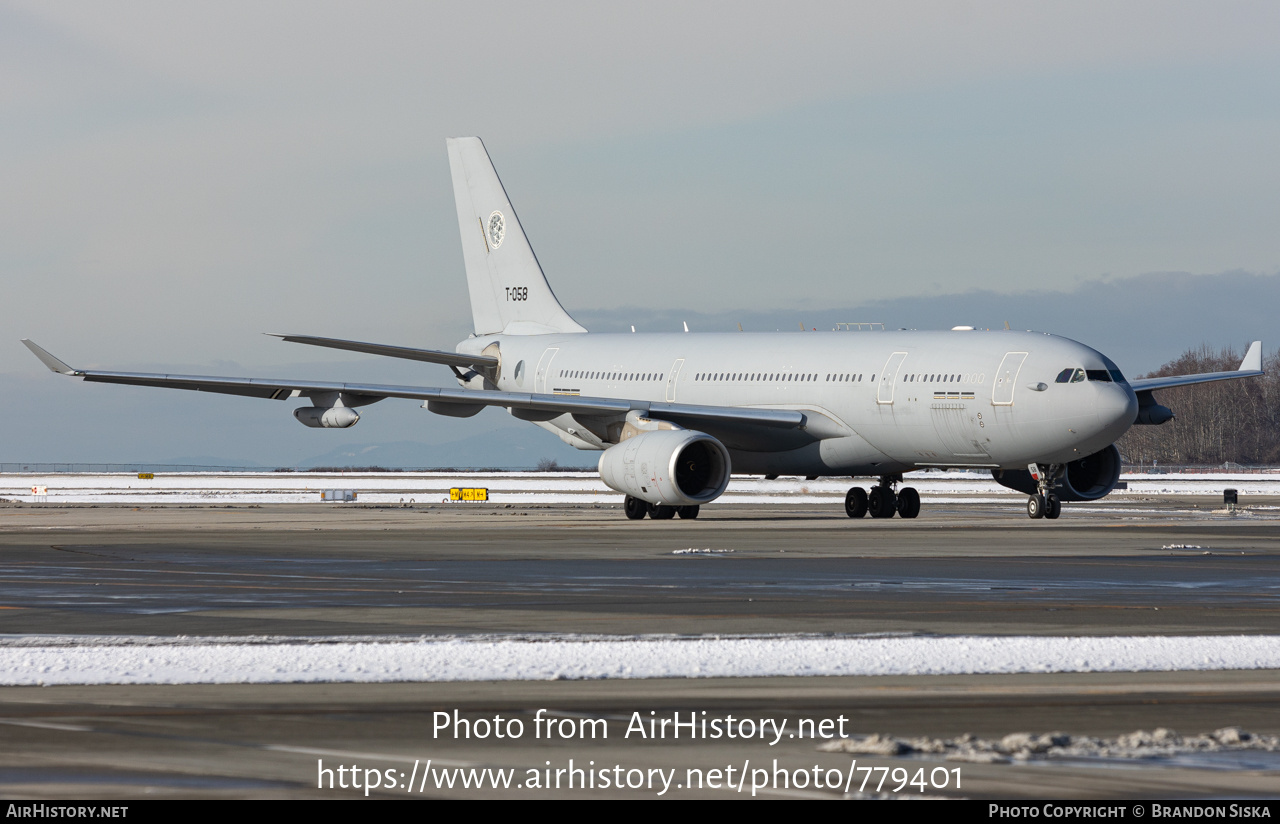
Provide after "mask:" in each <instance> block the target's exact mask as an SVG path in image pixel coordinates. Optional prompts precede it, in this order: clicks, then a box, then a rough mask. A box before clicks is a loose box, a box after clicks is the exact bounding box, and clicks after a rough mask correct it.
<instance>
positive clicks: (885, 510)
mask: <svg viewBox="0 0 1280 824" xmlns="http://www.w3.org/2000/svg"><path fill="white" fill-rule="evenodd" d="M897 503H898V502H897V499H896V497H895V496H894V494H893V490H892V489H890V488H889V487H887V486H873V487H872V488H871V494H870V495H868V496H867V511H868V512H870V513H871V517H872V518H892V517H893V513H894V512H895V511H896V506H897Z"/></svg>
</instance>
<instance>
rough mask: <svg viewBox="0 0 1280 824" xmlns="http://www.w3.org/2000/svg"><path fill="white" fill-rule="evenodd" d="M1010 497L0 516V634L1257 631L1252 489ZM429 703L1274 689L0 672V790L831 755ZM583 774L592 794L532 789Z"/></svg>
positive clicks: (1115, 711)
mask: <svg viewBox="0 0 1280 824" xmlns="http://www.w3.org/2000/svg"><path fill="white" fill-rule="evenodd" d="M1220 500H1221V498H1219V499H1218V501H1220ZM1020 503H1021V499H1018V498H1016V497H1014V496H1010V499H1009V501H1007V502H1001V503H990V502H987V503H978V502H972V501H964V500H960V499H957V500H945V499H943V500H940V501H937V502H934V503H933V505H932V506H927V507H926V509H925V510H924V512H923V513H922V515H921V517H920V518H919V519H917V520H915V521H900V520H897V519H894V520H888V521H873V520H870V519H867V520H862V521H857V522H852V521H850V520H849V519H847V518H845V517H843V514H842V513H840V512H839V511H838V510H833V508H832V507H829V506H797V505H791V506H787V505H776V506H773V505H768V506H751V505H740V506H725V507H707V508H705V509H704V510H703V514H702V517H700V518H699V519H698V520H696V521H680V520H675V521H668V522H652V521H648V520H646V521H643V522H638V523H636V522H629V521H626V520H625V519H624V518H622V515H621V512H620V510H618V509H611V508H607V507H596V506H585V507H581V506H579V507H575V506H554V505H552V506H540V507H530V508H514V507H513V508H507V507H503V506H493V505H463V504H459V505H452V506H450V505H433V506H429V507H428V506H415V507H412V508H410V507H398V506H397V507H370V506H362V505H355V506H352V505H340V506H325V505H320V504H306V505H264V506H252V507H248V506H233V507H225V506H218V507H201V506H193V507H177V506H152V507H130V506H57V505H38V504H37V505H32V504H25V505H14V504H8V505H0V627H3V629H0V632H4V633H8V634H113V635H135V634H136V635H164V636H171V635H220V636H225V635H232V636H234V635H246V636H250V635H251V636H261V635H287V636H335V635H343V636H351V635H359V636H379V635H396V636H403V635H419V634H470V633H544V632H551V633H588V634H637V633H676V634H713V633H721V634H737V633H741V634H754V633H791V632H804V633H838V634H857V633H880V632H895V633H899V632H902V633H938V634H982V635H990V634H995V635H1012V634H1017V635H1090V634H1105V635H1113V634H1126V635H1130V634H1131V635H1151V634H1179V635H1181V634H1196V635H1203V634H1224V635H1225V634H1280V551H1278V549H1280V543H1278V539H1280V510H1277V509H1275V508H1274V507H1275V506H1276V505H1277V504H1278V503H1280V501H1274V500H1269V499H1258V500H1252V501H1250V502H1249V507H1250V508H1249V509H1246V510H1243V511H1241V512H1239V513H1237V514H1236V515H1234V516H1233V515H1229V514H1226V513H1223V512H1218V511H1215V507H1220V506H1221V504H1220V503H1215V502H1214V501H1213V500H1212V499H1211V498H1208V497H1205V498H1203V499H1200V498H1175V497H1166V498H1161V499H1158V500H1157V499H1153V500H1146V501H1130V502H1126V503H1124V504H1117V505H1100V506H1091V507H1089V508H1087V509H1079V510H1073V509H1072V508H1067V509H1066V511H1065V512H1064V514H1063V517H1062V518H1061V519H1060V520H1058V521H1056V522H1045V521H1031V520H1030V519H1028V518H1026V516H1025V514H1022V513H1021V506H1020ZM687 550H713V552H693V553H690V552H687ZM455 708H456V709H458V710H459V711H460V712H461V713H463V714H464V715H465V714H471V715H473V716H474V717H482V716H484V715H485V714H486V713H487V714H489V715H492V714H493V713H498V712H504V713H509V714H521V713H523V714H526V715H525V716H524V717H527V714H529V713H532V712H534V711H535V710H536V709H537V708H548V709H550V710H553V711H554V712H556V713H562V714H566V715H568V716H590V717H602V718H608V719H613V720H612V721H611V722H610V723H612V724H615V725H616V724H620V723H622V722H621V721H620V720H619V719H625V718H626V717H627V716H628V715H629V714H630V713H631V712H634V711H643V712H649V711H650V710H654V711H663V710H671V709H681V710H684V711H697V712H701V711H704V710H705V711H706V712H708V713H710V714H716V713H719V714H723V713H726V712H750V713H752V714H754V715H756V716H764V715H769V714H772V715H774V716H779V717H781V716H784V715H787V716H788V717H794V718H799V717H812V718H824V717H831V718H834V717H836V716H837V715H840V714H843V715H844V716H846V717H847V718H849V719H850V723H851V725H852V727H851V729H850V730H849V732H851V733H854V734H869V733H875V732H880V733H895V734H901V735H934V736H940V735H950V734H955V735H959V734H962V733H964V732H972V733H974V734H977V735H984V736H999V735H1003V734H1007V733H1010V732H1019V731H1030V732H1043V731H1047V730H1050V729H1060V730H1065V731H1068V732H1072V733H1075V734H1093V735H1102V734H1113V735H1114V734H1119V733H1125V732H1131V731H1133V730H1135V729H1139V728H1146V729H1152V728H1155V727H1158V726H1164V727H1174V728H1176V729H1178V731H1179V732H1186V733H1191V732H1200V731H1206V730H1211V729H1216V728H1218V727H1224V726H1239V727H1242V728H1244V729H1247V730H1254V731H1257V732H1266V733H1271V734H1274V733H1276V732H1280V678H1277V673H1275V672H1268V671H1244V672H1194V673H1193V672H1187V673H1132V674H1130V673H1112V674H1058V675H1049V674H1046V675H1020V676H947V677H892V678H888V677H880V678H758V679H687V680H684V679H682V680H661V681H598V682H553V683H546V682H537V683H534V682H504V683H481V684H457V683H455V684H380V685H356V684H332V685H301V684H279V685H230V686H200V685H195V686H152V687H137V686H133V687H117V686H94V687H48V688H29V687H21V688H20V687H5V688H0V742H3V746H2V747H0V792H4V793H6V794H10V795H21V796H33V795H36V796H43V797H55V796H56V797H62V798H66V797H69V796H71V795H81V796H97V797H105V796H110V797H133V796H137V795H140V794H142V793H143V792H144V791H148V792H149V791H155V792H158V793H160V794H161V795H180V796H187V795H213V796H226V797H243V796H271V797H280V796H303V795H310V796H317V795H318V796H323V797H338V796H341V795H344V794H351V792H350V791H339V790H334V791H329V790H318V789H316V786H315V778H316V776H315V774H314V773H315V770H316V766H317V765H316V761H317V759H333V760H334V763H339V762H341V763H349V762H351V760H352V759H363V760H364V761H366V762H368V763H369V764H372V765H373V766H382V767H385V768H386V769H392V768H395V769H399V766H398V765H399V764H401V763H406V764H407V763H410V762H412V761H414V760H424V759H426V758H430V757H432V756H433V754H434V756H435V758H436V759H437V760H439V759H444V760H445V761H446V762H449V763H454V762H457V763H463V762H465V763H472V764H486V765H508V766H520V767H521V768H522V769H523V768H524V767H526V766H529V765H536V766H541V765H542V763H543V762H544V761H547V760H557V761H563V760H566V759H568V758H570V757H573V758H577V759H579V763H581V760H582V759H584V758H585V759H588V760H591V759H594V760H597V761H598V762H600V763H604V762H605V761H607V762H609V763H610V764H613V763H619V764H630V763H633V762H634V763H635V764H637V765H640V766H645V765H648V766H653V765H666V766H669V767H677V766H678V767H680V769H684V767H685V766H687V765H694V764H697V765H704V766H706V765H714V764H719V763H721V762H724V763H725V764H728V763H735V764H737V763H741V762H742V761H743V760H744V759H758V760H759V761H761V762H765V761H768V760H770V759H773V758H779V759H782V760H783V761H786V762H794V763H795V764H796V765H801V764H802V763H808V764H831V765H839V764H844V765H845V766H847V765H848V761H849V757H848V756H840V755H836V754H831V753H818V752H817V751H816V750H815V748H814V743H815V742H812V741H802V740H800V741H787V742H782V743H780V744H779V745H778V746H777V747H769V746H765V745H761V744H759V743H753V742H737V743H735V742H724V741H718V742H701V743H698V744H696V745H695V744H692V743H686V742H681V743H679V744H676V743H673V742H670V741H668V742H645V743H637V742H636V741H634V740H629V741H627V740H621V739H619V738H618V737H616V736H614V737H612V738H610V739H609V740H608V741H607V742H604V741H596V742H584V741H580V740H575V741H567V742H545V741H544V742H538V741H532V740H529V739H527V738H526V739H521V740H519V741H514V742H513V741H505V742H499V741H496V740H487V741H483V742H478V741H454V740H442V739H436V738H433V736H432V723H433V718H434V712H435V711H437V710H450V711H451V710H453V709H455ZM621 729H622V727H619V731H621ZM326 753H327V755H326ZM377 759H383V760H384V761H377ZM388 759H389V760H388ZM396 759H399V761H396ZM406 759H407V760H406ZM375 761H377V763H375ZM384 762H385V763H384ZM872 762H874V763H878V764H886V765H890V764H893V763H896V762H893V761H892V760H885V759H879V760H876V759H872ZM872 762H867V761H866V760H865V758H864V760H863V762H861V763H867V764H869V763H872ZM940 763H943V762H940ZM944 765H945V766H948V767H949V768H950V767H957V766H958V767H962V768H963V770H964V775H965V776H966V778H968V777H969V776H972V778H971V779H969V780H970V781H971V783H969V784H965V785H963V786H962V787H961V789H960V790H959V791H956V790H955V788H954V787H951V788H948V789H946V790H939V791H938V792H937V794H940V795H956V794H958V795H964V796H990V797H1015V796H1024V797H1038V796H1050V797H1119V796H1136V795H1144V794H1146V795H1155V796H1161V795H1201V794H1217V795H1223V794H1228V795H1231V794H1241V795H1258V794H1261V795H1266V794H1268V793H1274V787H1275V786H1276V778H1277V776H1278V775H1280V771H1278V770H1280V764H1269V763H1267V762H1266V761H1265V759H1264V761H1263V762H1261V763H1249V764H1245V765H1244V768H1242V767H1241V765H1240V764H1235V765H1233V766H1234V768H1232V769H1222V768H1220V767H1221V766H1223V765H1222V764H1218V765H1215V764H1207V765H1206V764H1198V765H1196V764H1193V765H1186V764H1183V765H1177V766H1175V765H1170V764H1165V765H1163V766H1161V767H1158V768H1155V767H1149V766H1148V767H1143V768H1136V769H1125V770H1123V771H1122V772H1121V773H1117V771H1116V769H1114V765H1112V766H1111V767H1105V766H1100V765H1079V764H1073V765H1065V766H1064V765H1057V766H1051V767H1046V766H1035V765H1022V766H1019V765H991V764H987V765H979V764H964V765H957V764H951V763H949V762H946V763H945V764H944ZM926 766H930V767H932V766H937V765H926ZM833 768H835V767H834V766H833ZM913 769H914V765H913ZM148 788H150V790H148ZM748 789H749V788H748ZM791 791H794V788H792V789H791V790H788V792H791ZM397 792H400V791H399V790H396V791H388V790H386V789H384V788H383V789H379V790H376V791H374V793H373V794H375V795H376V794H379V793H382V794H387V793H389V794H392V795H395V794H397ZM510 792H511V791H493V790H475V789H472V790H466V791H463V790H461V789H458V788H455V789H454V790H452V791H435V790H432V791H430V792H427V793H425V794H426V795H434V794H444V795H477V796H485V795H490V796H491V795H494V794H495V793H496V794H498V795H506V794H508V793H510ZM592 792H594V793H596V794H604V795H616V794H618V793H619V791H615V790H609V791H602V790H595V791H591V790H588V791H579V790H561V791H554V790H552V791H543V792H541V794H542V795H556V794H560V795H567V796H577V795H580V794H582V793H586V794H591V793H592ZM724 792H727V791H726V790H723V789H720V790H713V789H710V788H704V789H703V790H699V791H698V792H697V793H695V794H701V795H713V796H714V795H720V794H723V793H724ZM804 792H806V793H819V794H823V793H828V794H829V793H830V792H832V791H831V790H818V789H815V788H813V787H808V788H805V789H804ZM621 793H622V794H626V795H636V796H639V797H651V796H653V795H654V793H652V792H650V791H648V790H623V791H621ZM689 793H690V791H682V792H681V793H679V794H677V795H678V796H679V797H685V796H687V795H689ZM357 794H358V793H357ZM748 794H749V793H748Z"/></svg>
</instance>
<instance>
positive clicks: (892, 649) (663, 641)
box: [0, 635, 1280, 685]
mask: <svg viewBox="0 0 1280 824" xmlns="http://www.w3.org/2000/svg"><path fill="white" fill-rule="evenodd" d="M1222 669H1233V670H1240V669H1280V636H1274V635H1253V636H1246V635H1237V636H1221V635H1218V636H1179V637H1175V636H1117V637H1091V638H1063V637H1048V638H1045V637H977V636H953V637H914V636H912V637H813V636H763V637H760V636H756V637H696V638H676V637H653V636H635V637H593V636H559V637H528V636H526V637H512V636H470V637H426V638H416V639H392V640H386V639H381V640H379V639H368V638H365V639H352V638H342V637H338V638H318V639H317V638H308V639H302V638H259V639H244V638H149V637H137V636H120V637H94V636H89V637H71V636H9V637H7V638H4V639H2V640H0V683H3V684H13V685H35V684H229V683H276V682H387V681H418V682H421V681H530V680H565V679H572V680H579V679H604V678H713V677H753V676H778V675H790V676H795V675H807V676H813V675H949V674H971V673H1022V672H1039V673H1045V672H1135V671H1142V670H1147V671H1171V670H1222Z"/></svg>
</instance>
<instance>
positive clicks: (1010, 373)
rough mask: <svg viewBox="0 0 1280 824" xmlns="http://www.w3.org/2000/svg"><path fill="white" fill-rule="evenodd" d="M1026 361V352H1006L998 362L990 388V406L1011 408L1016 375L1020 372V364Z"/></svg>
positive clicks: (1016, 380) (1016, 381) (1016, 379)
mask: <svg viewBox="0 0 1280 824" xmlns="http://www.w3.org/2000/svg"><path fill="white" fill-rule="evenodd" d="M1026 359H1027V353H1026V352H1008V353H1006V354H1005V356H1004V360H1002V361H1000V368H999V369H998V370H996V380H995V383H994V384H993V385H992V387H991V405H992V406H1013V390H1014V387H1015V386H1016V385H1017V383H1018V373H1019V372H1021V371H1022V362H1023V361H1025V360H1026Z"/></svg>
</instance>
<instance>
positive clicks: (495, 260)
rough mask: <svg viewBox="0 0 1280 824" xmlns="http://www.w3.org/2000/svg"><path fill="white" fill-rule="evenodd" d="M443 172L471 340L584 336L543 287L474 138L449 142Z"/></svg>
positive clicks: (538, 269)
mask: <svg viewBox="0 0 1280 824" xmlns="http://www.w3.org/2000/svg"><path fill="white" fill-rule="evenodd" d="M445 142H446V143H447V144H448V146H449V171H450V172H451V173H452V174H453V198H454V203H455V204H456V206H457V208H458V230H459V232H460V234H461V235H462V259H463V262H464V263H465V264H466V267H467V291H468V292H470V294H471V316H472V319H473V320H474V322H475V333H476V334H477V335H488V334H493V333H496V332H505V333H507V334H509V335H539V334H548V333H553V332H585V331H587V330H586V329H583V328H582V327H581V326H579V325H578V324H577V322H575V321H574V319H573V318H571V317H569V313H568V312H566V311H564V307H562V306H561V305H560V301H558V300H556V296H555V294H554V293H552V291H551V287H550V286H549V285H548V284H547V279H546V276H544V275H543V274H542V267H541V266H539V265H538V258H537V257H535V256H534V254H533V248H532V247H531V246H530V245H529V241H528V239H527V238H525V236H524V230H523V229H521V228H520V220H519V218H517V217H516V212H515V209H513V208H511V202H510V201H509V200H507V193H506V191H505V190H504V189H503V188H502V181H500V180H498V173H497V172H496V171H494V169H493V162H492V161H491V160H489V153H488V152H487V151H485V148H484V144H483V143H481V142H480V138H478V137H451V138H449V139H448V140H447V141H445Z"/></svg>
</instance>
